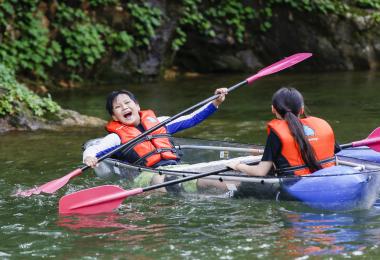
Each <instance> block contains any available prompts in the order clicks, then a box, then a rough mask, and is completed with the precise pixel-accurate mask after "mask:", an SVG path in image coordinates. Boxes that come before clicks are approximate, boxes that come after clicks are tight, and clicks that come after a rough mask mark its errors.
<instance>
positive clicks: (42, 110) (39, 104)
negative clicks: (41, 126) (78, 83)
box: [0, 63, 61, 116]
mask: <svg viewBox="0 0 380 260" xmlns="http://www.w3.org/2000/svg"><path fill="white" fill-rule="evenodd" d="M23 104H25V105H26V107H27V108H28V109H30V111H31V112H32V113H33V114H34V115H36V116H44V115H45V114H46V113H47V112H50V113H54V112H57V111H59V110H60V109H61V108H60V107H59V105H58V104H57V103H55V102H54V101H53V100H52V99H51V97H50V96H48V97H43V98H41V97H39V96H38V95H36V94H35V93H33V92H32V91H30V90H29V89H28V88H26V87H25V86H24V85H22V84H20V83H18V82H17V80H16V77H15V74H14V72H13V71H12V70H11V69H9V68H7V67H6V66H5V65H4V64H1V63H0V116H5V115H8V114H9V115H13V114H16V113H25V112H26V111H24V109H25V107H24V106H23Z"/></svg>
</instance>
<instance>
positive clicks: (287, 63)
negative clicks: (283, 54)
mask: <svg viewBox="0 0 380 260" xmlns="http://www.w3.org/2000/svg"><path fill="white" fill-rule="evenodd" d="M312 55H313V54H312V53H297V54H294V55H292V56H289V57H287V58H285V59H282V60H280V61H278V62H276V63H274V64H272V65H270V66H268V67H266V68H264V69H262V70H260V71H259V72H258V73H256V74H255V75H253V76H252V77H249V78H248V79H246V80H247V82H248V84H251V83H252V82H253V81H255V80H256V79H258V78H261V77H263V76H266V75H269V74H273V73H276V72H278V71H280V70H283V69H286V68H289V67H291V66H293V65H294V64H297V63H299V62H301V61H303V60H305V59H307V58H309V57H311V56H312Z"/></svg>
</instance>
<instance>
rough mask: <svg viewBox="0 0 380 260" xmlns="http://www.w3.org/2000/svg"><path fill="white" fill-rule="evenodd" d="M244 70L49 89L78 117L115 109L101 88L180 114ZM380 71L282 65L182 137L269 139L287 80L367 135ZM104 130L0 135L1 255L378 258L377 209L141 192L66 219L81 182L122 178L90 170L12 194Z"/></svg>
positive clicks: (70, 160) (342, 133)
mask: <svg viewBox="0 0 380 260" xmlns="http://www.w3.org/2000/svg"><path fill="white" fill-rule="evenodd" d="M246 76H248V75H224V76H221V75H217V76H213V75H211V76H204V77H199V78H184V79H180V80H177V81H168V82H161V83H150V84H144V85H138V84H125V85H124V84H120V85H117V86H116V85H113V86H110V85H103V86H89V87H87V88H86V89H80V90H73V91H68V92H63V93H53V96H54V97H55V99H57V100H58V101H59V103H60V104H61V105H62V106H63V107H65V108H69V109H74V110H77V111H79V112H81V113H84V114H88V115H93V116H98V117H102V118H104V119H107V118H108V116H107V114H106V112H105V109H104V99H105V96H106V94H107V93H108V92H109V91H111V90H113V89H120V88H128V89H129V90H131V91H132V92H134V93H135V94H136V96H137V97H138V99H139V101H140V105H141V107H142V108H152V109H154V110H155V111H156V112H157V114H158V115H174V114H176V113H178V112H180V111H182V110H184V109H185V108H187V107H189V106H191V105H193V104H195V103H198V102H200V101H201V100H203V99H206V98H208V97H209V96H211V95H212V94H213V90H214V89H215V88H217V87H222V86H225V87H228V86H231V85H233V84H235V83H237V82H240V81H241V80H243V79H244V78H245V77H246ZM379 79H380V74H379V73H378V72H372V73H367V72H355V73H329V74H292V73H281V74H277V75H272V76H269V77H266V78H263V79H260V80H258V81H257V82H254V83H253V84H252V85H251V86H244V87H241V88H240V89H238V90H235V91H234V92H232V93H230V94H229V95H228V97H227V100H226V101H225V103H224V104H222V106H221V107H220V109H219V111H218V112H217V113H216V114H215V115H213V116H212V117H211V118H209V119H208V120H207V121H205V122H203V123H202V124H201V125H199V126H197V127H196V128H193V129H190V130H187V131H184V132H182V133H179V134H178V135H177V136H180V137H197V138H204V139H213V140H228V141H238V142H244V143H258V144H263V143H264V142H265V128H266V126H265V124H266V122H267V121H268V120H270V119H271V118H272V115H271V112H270V105H271V96H272V94H273V92H274V91H275V90H277V89H278V88H279V87H280V86H283V85H287V86H293V87H296V88H298V89H299V90H300V91H301V92H302V93H303V94H304V96H305V100H306V105H307V107H308V109H309V111H310V112H311V113H312V114H313V115H316V116H319V117H322V118H325V119H326V120H327V121H329V122H330V123H331V125H332V126H333V128H334V130H335V133H336V137H337V139H338V141H339V142H340V143H346V142H351V141H355V140H359V139H362V138H365V137H366V136H367V135H368V134H369V133H370V132H371V131H372V130H373V129H374V128H376V127H377V126H378V125H379V123H380V120H379V112H378V111H379V110H380V102H379V101H378V94H379V93H380V92H379V91H380V84H379V83H378V82H379ZM104 134H105V131H104V129H94V128H70V129H66V130H65V131H59V132H50V131H37V132H12V133H8V134H5V135H1V136H0V142H1V145H0V158H1V161H0V172H1V177H0V194H1V195H0V221H1V227H0V240H1V241H2V242H1V243H0V258H3V259H8V258H9V259H19V258H32V257H35V258H40V257H59V258H68V259H69V258H74V259H75V258H85V259H96V258H112V259H119V258H122V259H125V258H136V257H138V258H139V259H156V258H163V259H181V258H183V259H205V258H210V259H241V258H248V257H253V258H271V259H272V258H277V259H282V258H284V259H289V258H298V257H303V256H308V255H310V256H319V257H323V258H326V257H329V256H333V257H334V256H341V257H342V256H343V257H355V256H361V257H367V258H374V257H375V256H377V255H380V249H379V248H378V245H379V241H380V240H379V239H380V208H378V207H376V206H375V207H373V208H372V209H370V210H365V211H358V212H343V213H334V212H318V211H315V210H311V209H309V208H307V207H305V206H302V205H300V204H298V203H294V202H292V203H290V202H275V201H259V200H254V199H223V198H215V197H207V196H196V195H194V196H185V197H175V196H171V195H157V194H148V195H147V194H144V195H142V196H136V197H133V198H129V199H127V200H126V201H125V202H124V204H123V205H122V207H121V208H120V209H119V210H118V211H116V212H114V213H110V214H99V215H95V216H59V215H58V214H57V202H58V199H59V198H60V197H61V196H63V195H64V194H68V193H71V192H74V191H77V190H80V189H83V188H89V187H94V186H97V185H103V184H110V183H112V184H118V185H121V186H123V187H125V186H124V185H125V184H124V183H122V181H115V180H114V181H104V180H100V179H97V178H94V175H93V173H92V172H91V171H88V172H86V173H84V174H82V176H80V177H77V178H75V179H74V180H72V181H71V182H70V183H69V184H68V185H67V186H65V188H63V189H61V190H60V191H59V192H58V193H57V194H55V195H39V196H34V197H31V198H15V197H11V196H10V194H11V193H13V192H14V191H15V190H17V189H18V188H28V187H32V186H33V185H36V184H42V183H45V182H47V181H49V180H52V179H55V178H58V177H60V176H63V175H65V174H67V173H68V172H70V171H71V170H73V169H74V168H76V167H77V166H79V165H80V162H81V145H82V143H84V142H85V141H86V140H88V139H90V138H94V137H98V136H102V135H104Z"/></svg>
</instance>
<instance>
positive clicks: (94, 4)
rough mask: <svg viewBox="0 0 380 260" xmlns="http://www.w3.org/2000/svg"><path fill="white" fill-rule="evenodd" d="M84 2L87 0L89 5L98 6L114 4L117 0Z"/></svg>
mask: <svg viewBox="0 0 380 260" xmlns="http://www.w3.org/2000/svg"><path fill="white" fill-rule="evenodd" d="M82 1H83V0H82ZM84 2H88V3H89V5H90V6H93V7H99V6H109V5H115V4H117V3H118V2H119V1H118V0H84Z"/></svg>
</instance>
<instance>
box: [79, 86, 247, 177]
mask: <svg viewBox="0 0 380 260" xmlns="http://www.w3.org/2000/svg"><path fill="white" fill-rule="evenodd" d="M245 84H248V81H247V80H244V81H242V82H240V83H238V84H236V85H234V86H232V87H230V88H229V89H228V93H229V92H231V91H233V90H235V89H237V88H239V87H241V86H243V85H245ZM218 97H219V94H216V95H214V96H212V97H209V98H207V99H205V100H203V101H201V102H199V103H198V104H195V105H193V106H192V107H189V108H187V109H185V110H184V111H182V112H180V113H178V114H176V115H174V116H172V117H170V118H168V119H166V120H164V121H162V122H161V123H159V124H157V125H155V126H153V127H152V128H150V129H148V130H146V131H145V132H144V133H142V134H140V135H138V136H136V137H135V138H133V139H132V140H130V141H129V142H127V143H125V144H123V145H120V146H119V147H118V148H116V149H115V150H112V151H110V152H108V153H106V154H105V155H103V156H101V157H99V158H98V162H100V161H103V160H104V159H106V158H108V157H110V156H111V155H113V154H114V153H117V152H118V151H120V150H122V149H124V148H125V147H127V146H132V145H134V144H136V143H137V142H138V141H139V140H140V139H141V138H143V137H144V136H146V135H148V134H150V133H152V132H153V131H155V130H157V129H158V128H160V127H162V126H164V125H166V124H168V123H170V122H172V121H173V120H175V119H177V118H178V117H180V116H183V115H185V114H187V113H190V112H192V111H193V110H195V109H196V108H198V107H200V106H203V105H204V104H207V103H208V102H210V101H213V100H214V99H217V98H218ZM88 168H90V166H88V165H86V166H83V167H82V168H81V169H82V171H84V170H86V169H88ZM206 176H207V175H206Z"/></svg>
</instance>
